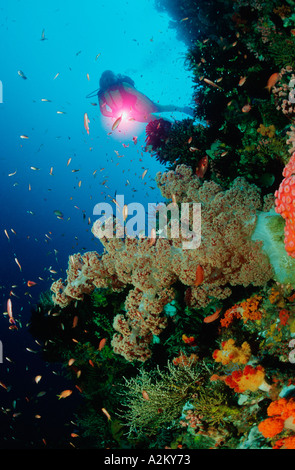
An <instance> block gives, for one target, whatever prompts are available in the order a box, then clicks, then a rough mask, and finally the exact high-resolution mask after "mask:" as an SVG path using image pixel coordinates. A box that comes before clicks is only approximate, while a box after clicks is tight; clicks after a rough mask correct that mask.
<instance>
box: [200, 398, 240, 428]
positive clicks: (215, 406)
mask: <svg viewBox="0 0 295 470" xmlns="http://www.w3.org/2000/svg"><path fill="white" fill-rule="evenodd" d="M192 405H193V407H194V412H195V413H198V414H200V415H201V416H202V420H204V421H205V422H206V423H207V424H208V425H209V426H218V425H220V424H221V425H222V424H225V423H227V422H234V421H235V420H236V419H237V417H238V416H239V414H240V410H239V409H238V408H237V407H233V406H230V405H229V404H228V398H227V396H226V395H225V393H222V392H220V391H219V390H213V391H208V390H206V392H204V391H201V392H200V393H198V394H197V398H195V399H194V400H193V402H192Z"/></svg>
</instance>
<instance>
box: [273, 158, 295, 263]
mask: <svg viewBox="0 0 295 470" xmlns="http://www.w3.org/2000/svg"><path fill="white" fill-rule="evenodd" d="M283 176H284V177H285V178H284V179H283V181H282V182H281V184H280V187H279V189H278V190H277V191H276V192H275V197H276V200H275V204H276V208H275V210H276V212H277V213H278V214H281V216H282V217H283V218H284V219H285V220H286V223H285V240H284V241H285V248H286V252H287V253H288V255H290V256H292V258H295V152H294V153H293V155H292V157H291V158H290V161H289V163H288V164H287V165H286V166H285V168H284V171H283Z"/></svg>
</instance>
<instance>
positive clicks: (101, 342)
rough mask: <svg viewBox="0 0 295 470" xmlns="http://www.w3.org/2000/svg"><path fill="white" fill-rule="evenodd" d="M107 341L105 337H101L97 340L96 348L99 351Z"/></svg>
mask: <svg viewBox="0 0 295 470" xmlns="http://www.w3.org/2000/svg"><path fill="white" fill-rule="evenodd" d="M106 342H107V339H106V338H102V339H101V340H100V342H99V345H98V350H99V351H101V350H102V348H104V346H105V344H106Z"/></svg>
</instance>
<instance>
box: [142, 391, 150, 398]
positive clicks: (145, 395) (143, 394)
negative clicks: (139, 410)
mask: <svg viewBox="0 0 295 470" xmlns="http://www.w3.org/2000/svg"><path fill="white" fill-rule="evenodd" d="M142 396H143V398H144V399H145V400H149V399H150V397H149V396H148V393H147V392H146V391H145V390H143V391H142Z"/></svg>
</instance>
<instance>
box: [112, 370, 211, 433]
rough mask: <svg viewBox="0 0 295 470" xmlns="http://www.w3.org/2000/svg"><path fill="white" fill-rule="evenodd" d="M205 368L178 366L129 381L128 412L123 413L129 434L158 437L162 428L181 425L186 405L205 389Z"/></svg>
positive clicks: (126, 389) (153, 371) (141, 374)
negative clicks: (183, 408)
mask: <svg viewBox="0 0 295 470" xmlns="http://www.w3.org/2000/svg"><path fill="white" fill-rule="evenodd" d="M202 381H203V373H202V367H201V366H200V365H199V366H198V367H195V366H194V367H192V365H188V366H184V367H176V366H174V365H172V363H170V362H168V365H167V369H166V370H161V369H160V368H159V367H157V369H156V370H152V371H150V372H147V371H146V370H144V369H141V370H140V373H139V375H138V376H136V377H132V378H131V379H129V380H127V379H125V387H124V388H125V390H124V397H125V399H124V410H123V411H122V413H121V418H122V420H123V422H124V423H125V424H126V426H127V427H128V429H129V433H130V434H133V433H136V434H138V435H140V434H142V433H149V434H155V433H157V432H158V430H159V428H162V427H170V426H172V427H173V426H178V424H177V419H179V417H180V415H181V409H182V407H183V405H184V404H185V402H186V401H187V400H188V399H189V398H190V397H191V396H192V394H193V393H195V392H196V391H197V390H198V389H199V388H200V386H201V383H202Z"/></svg>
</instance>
